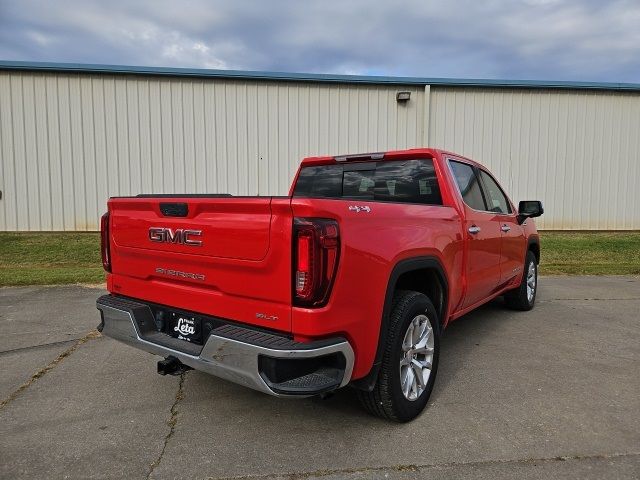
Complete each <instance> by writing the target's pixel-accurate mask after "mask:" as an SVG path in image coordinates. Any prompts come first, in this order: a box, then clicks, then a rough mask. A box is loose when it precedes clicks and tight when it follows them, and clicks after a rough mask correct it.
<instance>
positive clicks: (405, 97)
mask: <svg viewBox="0 0 640 480" xmlns="http://www.w3.org/2000/svg"><path fill="white" fill-rule="evenodd" d="M410 98H411V92H398V93H396V101H397V102H398V103H405V102H408V101H409V99H410Z"/></svg>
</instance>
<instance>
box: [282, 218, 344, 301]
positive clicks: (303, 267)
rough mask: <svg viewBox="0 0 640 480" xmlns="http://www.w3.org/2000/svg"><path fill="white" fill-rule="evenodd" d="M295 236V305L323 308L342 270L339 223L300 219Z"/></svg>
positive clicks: (295, 223) (297, 220)
mask: <svg viewBox="0 0 640 480" xmlns="http://www.w3.org/2000/svg"><path fill="white" fill-rule="evenodd" d="M293 234H294V257H293V259H294V265H293V284H294V285H293V288H294V299H295V301H294V303H295V304H296V305H302V306H314V307H317V306H321V305H323V304H324V303H326V301H327V299H328V298H329V293H330V292H331V286H332V284H333V280H334V277H335V275H336V270H337V266H338V255H339V250H340V241H339V240H340V231H339V229H338V223H337V222H336V221H335V220H329V219H323V218H296V219H294V226H293Z"/></svg>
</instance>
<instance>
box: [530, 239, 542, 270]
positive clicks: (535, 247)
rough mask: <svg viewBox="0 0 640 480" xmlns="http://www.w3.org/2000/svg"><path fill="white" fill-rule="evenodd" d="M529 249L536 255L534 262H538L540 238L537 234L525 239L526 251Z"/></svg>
mask: <svg viewBox="0 0 640 480" xmlns="http://www.w3.org/2000/svg"><path fill="white" fill-rule="evenodd" d="M529 250H531V251H532V252H533V254H534V255H535V256H536V264H538V265H539V264H540V238H539V237H538V236H537V235H532V236H530V237H529V239H528V240H527V251H529Z"/></svg>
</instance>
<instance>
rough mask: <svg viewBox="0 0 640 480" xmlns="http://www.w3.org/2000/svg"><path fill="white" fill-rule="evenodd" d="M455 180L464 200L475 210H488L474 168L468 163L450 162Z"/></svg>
mask: <svg viewBox="0 0 640 480" xmlns="http://www.w3.org/2000/svg"><path fill="white" fill-rule="evenodd" d="M449 164H450V165H451V171H452V172H453V178H455V180H456V184H457V185H458V189H459V190H460V194H461V195H462V200H464V203H466V204H467V205H468V206H470V207H471V208H473V209H474V210H486V209H487V207H486V205H485V204H484V198H483V197H482V190H481V188H480V181H479V179H478V176H477V175H476V172H475V170H474V169H473V167H472V166H471V165H469V164H467V163H462V162H456V161H454V160H450V161H449Z"/></svg>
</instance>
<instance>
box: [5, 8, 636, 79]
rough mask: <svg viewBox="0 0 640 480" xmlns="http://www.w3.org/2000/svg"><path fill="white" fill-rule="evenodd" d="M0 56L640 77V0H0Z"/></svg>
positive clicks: (377, 71) (434, 73)
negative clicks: (384, 0)
mask: <svg viewBox="0 0 640 480" xmlns="http://www.w3.org/2000/svg"><path fill="white" fill-rule="evenodd" d="M0 59H1V60H31V61H49V62H80V63H106V64H120V65H149V66H171V67H202V68H222V69H241V70H275V71H288V72H321V73H347V74H370V75H410V76H428V77H459V78H506V79H542V80H585V81H586V80H592V81H613V82H640V1H639V0H613V1H607V0H482V1H478V0H475V1H474V0H448V1H432V0H400V1H393V2H392V1H386V2H383V1H365V0H322V1H304V0H298V1H295V0H262V1H261V0H252V1H243V0H226V1H222V0H175V1H170V0H139V1H136V0H108V1H105V0H40V1H36V0H21V1H17V0H0Z"/></svg>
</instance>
